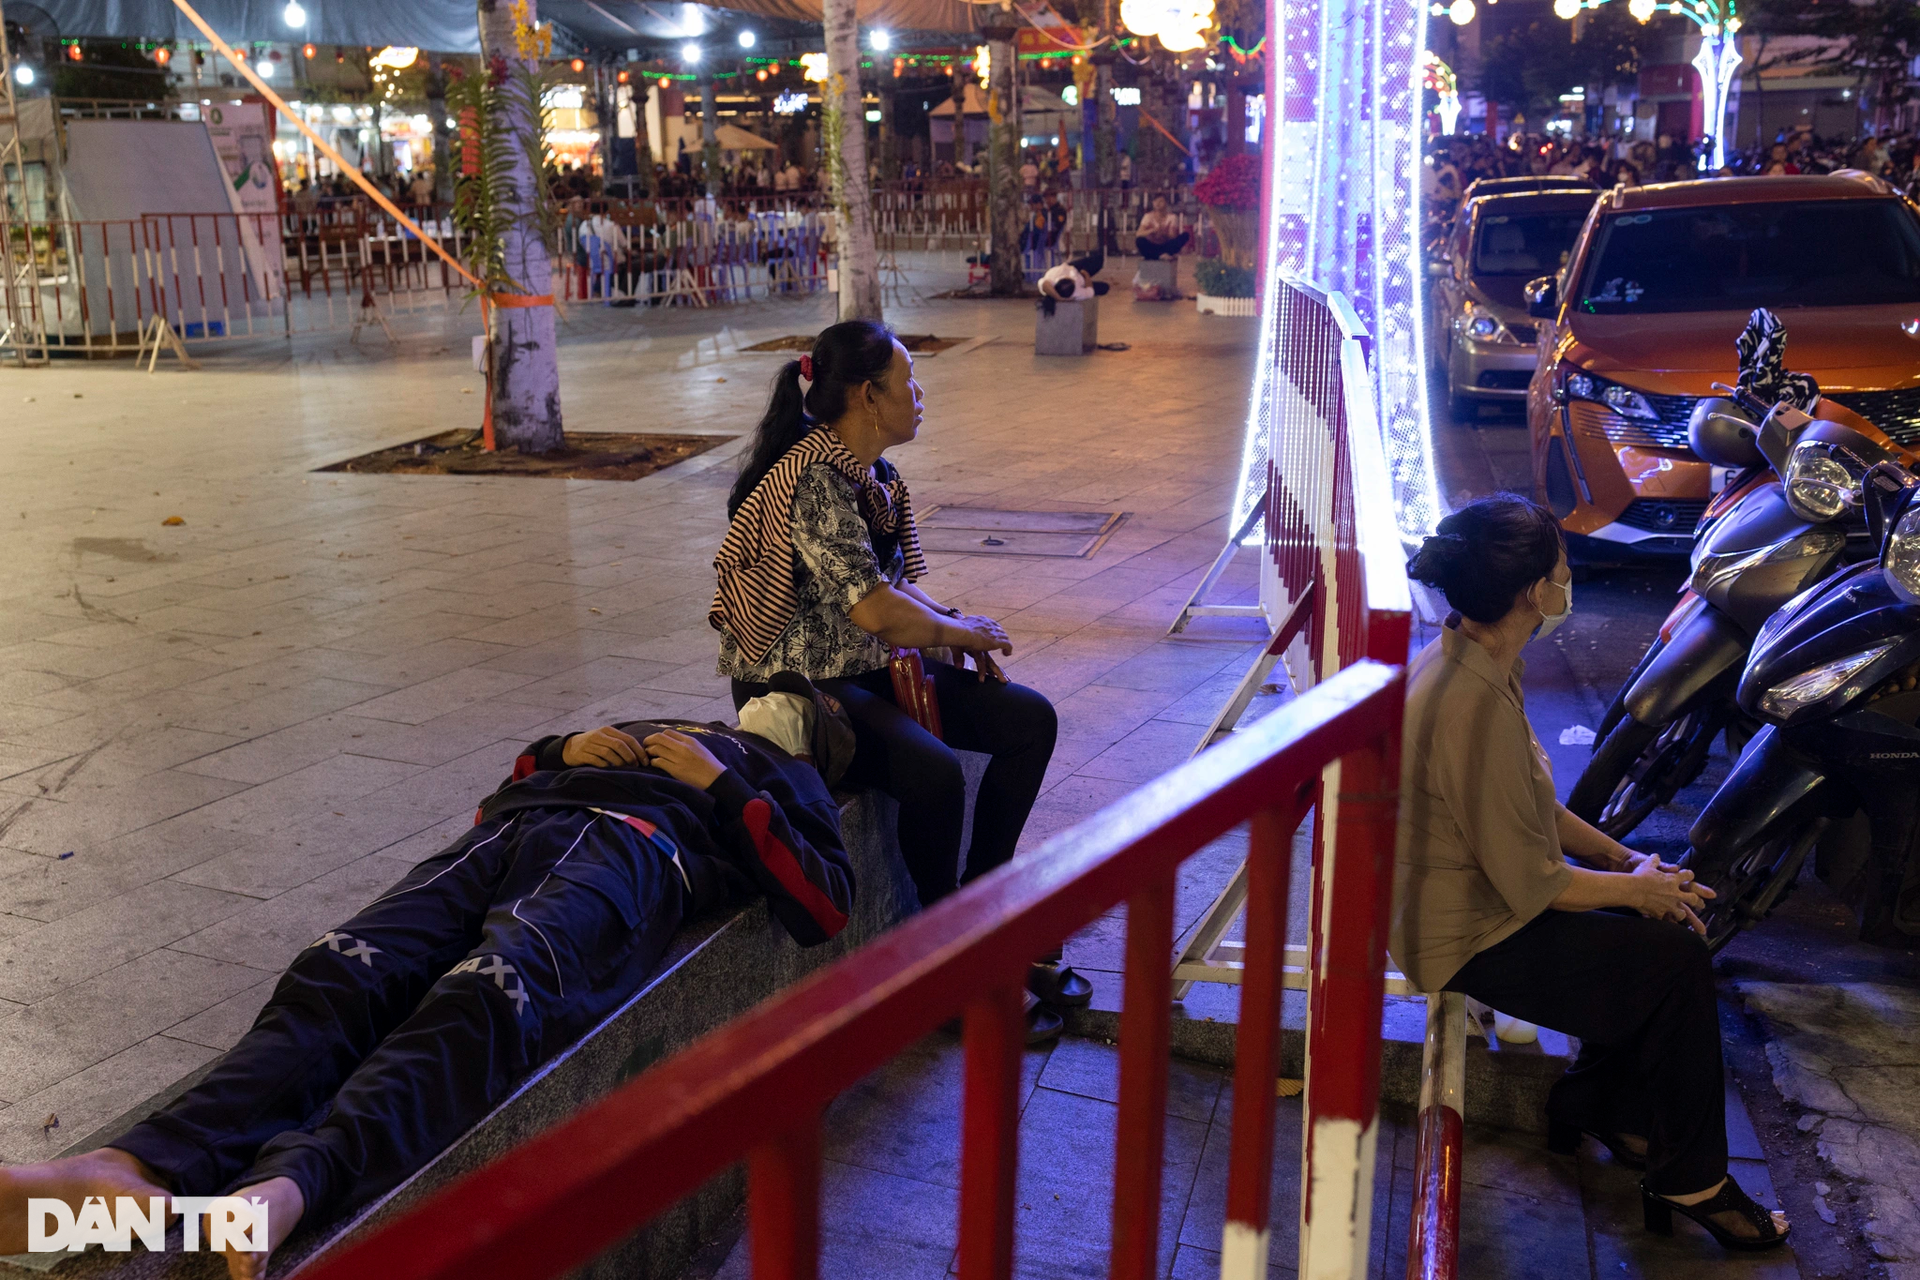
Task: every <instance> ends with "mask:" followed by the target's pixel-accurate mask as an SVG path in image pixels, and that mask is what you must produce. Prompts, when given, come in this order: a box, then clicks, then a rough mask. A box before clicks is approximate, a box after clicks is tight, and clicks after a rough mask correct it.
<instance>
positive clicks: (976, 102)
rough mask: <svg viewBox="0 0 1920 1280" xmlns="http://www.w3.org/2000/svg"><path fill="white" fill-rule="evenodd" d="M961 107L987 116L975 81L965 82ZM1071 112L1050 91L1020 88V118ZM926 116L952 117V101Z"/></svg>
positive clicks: (968, 111) (1064, 100)
mask: <svg viewBox="0 0 1920 1280" xmlns="http://www.w3.org/2000/svg"><path fill="white" fill-rule="evenodd" d="M961 105H962V108H963V109H964V111H965V113H966V114H967V115H970V116H983V115H985V114H987V95H986V94H984V93H982V92H981V91H980V85H979V83H978V82H977V81H973V80H969V81H967V96H966V101H965V102H964V103H962V104H961ZM1073 110H1074V108H1073V107H1070V106H1068V105H1067V100H1066V99H1065V98H1062V97H1061V96H1060V95H1059V94H1057V93H1055V92H1053V91H1052V90H1051V89H1043V88H1041V87H1040V86H1039V85H1037V84H1028V85H1022V86H1020V114H1021V115H1022V116H1037V115H1058V114H1066V113H1070V112H1072V111H1073ZM927 114H928V115H930V116H934V117H937V118H941V119H947V118H951V117H952V115H953V99H952V98H948V99H947V100H946V101H945V102H943V103H941V104H940V105H939V106H937V107H935V108H934V109H933V110H932V111H929V112H928V113H927Z"/></svg>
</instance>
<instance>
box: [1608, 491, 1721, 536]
mask: <svg viewBox="0 0 1920 1280" xmlns="http://www.w3.org/2000/svg"><path fill="white" fill-rule="evenodd" d="M1706 510H1707V503H1706V500H1705V499H1704V498H1701V499H1695V498H1635V499H1634V500H1633V501H1632V502H1630V503H1628V504H1627V509H1626V510H1625V511H1622V512H1621V513H1620V515H1619V522H1620V523H1621V524H1624V525H1626V526H1627V527H1628V528H1631V529H1644V530H1646V531H1647V532H1648V533H1672V534H1679V535H1683V536H1684V535H1691V534H1692V533H1693V529H1694V526H1695V525H1697V524H1699V523H1700V517H1701V516H1702V515H1704V514H1705V513H1706Z"/></svg>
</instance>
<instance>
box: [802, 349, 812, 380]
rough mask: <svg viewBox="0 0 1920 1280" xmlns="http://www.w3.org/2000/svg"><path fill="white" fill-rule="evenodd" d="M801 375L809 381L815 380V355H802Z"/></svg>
mask: <svg viewBox="0 0 1920 1280" xmlns="http://www.w3.org/2000/svg"><path fill="white" fill-rule="evenodd" d="M800 376H801V377H803V378H805V379H806V380H807V381H808V382H812V381H813V357H812V356H810V355H806V356H801V357H800Z"/></svg>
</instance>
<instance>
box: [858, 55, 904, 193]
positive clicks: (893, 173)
mask: <svg viewBox="0 0 1920 1280" xmlns="http://www.w3.org/2000/svg"><path fill="white" fill-rule="evenodd" d="M863 115H864V113H863ZM880 179H881V181H883V182H898V181H899V180H900V140H899V139H898V138H896V137H895V136H894V132H893V88H892V86H891V85H889V84H888V83H887V81H886V80H885V79H883V80H881V82H880Z"/></svg>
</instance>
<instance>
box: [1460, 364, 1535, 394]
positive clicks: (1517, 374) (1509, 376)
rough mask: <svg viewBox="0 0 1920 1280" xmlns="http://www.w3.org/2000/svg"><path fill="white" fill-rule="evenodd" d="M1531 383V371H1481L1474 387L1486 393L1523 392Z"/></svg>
mask: <svg viewBox="0 0 1920 1280" xmlns="http://www.w3.org/2000/svg"><path fill="white" fill-rule="evenodd" d="M1532 381H1533V370H1531V369H1482V370H1481V371H1480V376H1479V378H1478V379H1476V380H1475V382H1474V385H1475V386H1477V387H1480V388H1482V389H1483V390H1486V391H1525V390H1526V389H1527V384H1528V383H1529V382H1532Z"/></svg>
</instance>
